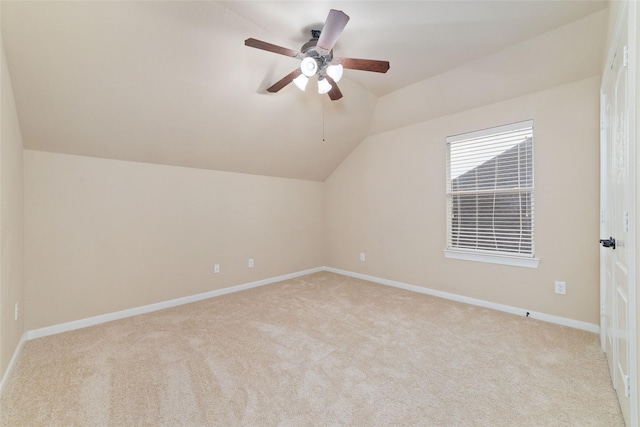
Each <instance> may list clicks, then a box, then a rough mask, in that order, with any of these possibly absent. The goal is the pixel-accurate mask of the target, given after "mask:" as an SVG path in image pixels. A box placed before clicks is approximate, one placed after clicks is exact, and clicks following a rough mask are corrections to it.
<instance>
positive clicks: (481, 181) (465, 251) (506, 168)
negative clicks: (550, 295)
mask: <svg viewBox="0 0 640 427" xmlns="http://www.w3.org/2000/svg"><path fill="white" fill-rule="evenodd" d="M446 142H447V210H448V212H447V214H448V215H447V222H448V224H447V225H448V230H447V249H446V250H445V256H447V257H449V258H457V259H467V260H472V261H485V262H494V263H499V264H508V265H518V266H525V267H532V268H535V267H537V266H538V262H539V260H537V259H536V258H535V257H534V255H535V252H534V239H533V231H534V215H533V213H534V210H533V121H526V122H521V123H514V124H511V125H506V126H500V127H497V128H492V129H486V130H482V131H478V132H472V133H467V134H464V135H457V136H452V137H448V138H447V140H446Z"/></svg>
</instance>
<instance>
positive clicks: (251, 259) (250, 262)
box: [249, 258, 253, 268]
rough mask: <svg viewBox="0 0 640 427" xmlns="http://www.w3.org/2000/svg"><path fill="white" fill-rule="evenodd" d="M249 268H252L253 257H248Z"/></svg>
mask: <svg viewBox="0 0 640 427" xmlns="http://www.w3.org/2000/svg"><path fill="white" fill-rule="evenodd" d="M249 268H253V258H249Z"/></svg>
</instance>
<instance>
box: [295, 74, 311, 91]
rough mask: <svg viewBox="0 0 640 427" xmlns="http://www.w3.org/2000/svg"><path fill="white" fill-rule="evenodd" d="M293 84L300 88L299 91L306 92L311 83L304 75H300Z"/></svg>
mask: <svg viewBox="0 0 640 427" xmlns="http://www.w3.org/2000/svg"><path fill="white" fill-rule="evenodd" d="M293 82H294V83H295V84H296V86H298V89H300V90H301V91H303V92H304V90H305V89H306V87H307V83H309V77H307V76H305V75H304V74H300V75H299V76H298V77H296V78H295V79H293Z"/></svg>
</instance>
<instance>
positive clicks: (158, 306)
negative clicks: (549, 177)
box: [3, 267, 600, 381]
mask: <svg viewBox="0 0 640 427" xmlns="http://www.w3.org/2000/svg"><path fill="white" fill-rule="evenodd" d="M319 271H330V272H332V273H337V274H342V275H344V276H351V277H356V278H358V279H363V280H368V281H370V282H375V283H379V284H382V285H388V286H393V287H396V288H401V289H405V290H409V291H413V292H419V293H422V294H427V295H432V296H436V297H440V298H445V299H449V300H453V301H459V302H463V303H466V304H471V305H476V306H480V307H486V308H490V309H493V310H498V311H503V312H506V313H511V314H515V315H519V316H525V315H526V313H527V312H528V313H529V317H531V318H533V319H538V320H542V321H545V322H550V323H555V324H558V325H564V326H569V327H572V328H576V329H582V330H585V331H589V332H594V333H598V332H599V330H600V328H599V326H598V325H596V324H592V323H587V322H581V321H578V320H573V319H568V318H565V317H559V316H553V315H550V314H545V313H538V312H535V311H530V310H526V309H522V308H517V307H512V306H508V305H504V304H498V303H494V302H490V301H484V300H480V299H476V298H469V297H465V296H462V295H457V294H452V293H448V292H442V291H437V290H434V289H429V288H425V287H422V286H416V285H410V284H408V283H402V282H397V281H395V280H388V279H381V278H379V277H374V276H368V275H366V274H360V273H354V272H351V271H346V270H340V269H337V268H332V267H316V268H312V269H309V270H303V271H299V272H296V273H290V274H285V275H282V276H276V277H272V278H269V279H263V280H258V281H255V282H250V283H244V284H241V285H236V286H231V287H228V288H222V289H216V290H213V291H208V292H204V293H201V294H196V295H190V296H186V297H182V298H176V299H172V300H169V301H163V302H159V303H155V304H149V305H144V306H141V307H135V308H130V309H127V310H122V311H116V312H113V313H107V314H103V315H99V316H93V317H88V318H85V319H80V320H74V321H71V322H66V323H60V324H58V325H53V326H47V327H44V328H40V329H34V330H30V331H27V332H25V334H24V336H23V337H22V340H21V344H20V345H19V347H18V350H16V352H15V353H14V357H13V358H12V359H11V363H15V361H14V359H16V358H17V356H16V355H17V354H18V353H19V350H22V346H24V341H26V340H32V339H36V338H41V337H46V336H49V335H55V334H59V333H62V332H68V331H73V330H76V329H80V328H86V327H88V326H94V325H99V324H101V323H105V322H110V321H112V320H118V319H124V318H126V317H131V316H137V315H139V314H144V313H150V312H153V311H158V310H163V309H165V308H171V307H176V306H179V305H183V304H189V303H192V302H196V301H201V300H204V299H208V298H213V297H217V296H221V295H226V294H230V293H233V292H239V291H244V290H246V289H251V288H256V287H258V286H264V285H268V284H270V283H275V282H281V281H283V280H288V279H293V278H295V277H300V276H306V275H308V274H312V273H317V272H319ZM10 366H11V365H10ZM7 372H9V370H7ZM5 377H6V375H5ZM3 381H4V378H3Z"/></svg>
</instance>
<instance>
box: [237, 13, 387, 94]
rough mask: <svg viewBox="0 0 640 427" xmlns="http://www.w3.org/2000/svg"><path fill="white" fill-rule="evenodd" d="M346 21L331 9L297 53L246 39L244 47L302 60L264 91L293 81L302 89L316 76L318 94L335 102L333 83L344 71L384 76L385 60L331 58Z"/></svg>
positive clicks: (346, 19)
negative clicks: (359, 71)
mask: <svg viewBox="0 0 640 427" xmlns="http://www.w3.org/2000/svg"><path fill="white" fill-rule="evenodd" d="M347 22H349V16H348V15H347V14H345V13H344V12H342V11H341V10H335V9H331V10H330V11H329V15H328V16H327V20H326V21H325V23H324V27H323V28H322V30H311V40H309V41H308V42H307V43H305V44H303V45H302V48H300V51H299V52H298V51H296V50H293V49H287V48H286V47H281V46H277V45H275V44H271V43H267V42H263V41H261V40H256V39H251V38H250V39H246V40H245V41H244V44H245V46H249V47H254V48H256V49H262V50H266V51H269V52H274V53H278V54H280V55H285V56H289V57H292V58H298V59H301V60H302V62H301V64H300V67H299V68H296V69H295V70H293V71H292V72H291V73H289V74H287V75H286V76H284V77H283V78H282V79H280V80H279V81H277V82H276V83H274V84H273V85H272V86H270V87H269V88H267V92H271V93H275V92H278V91H279V90H280V89H282V88H283V87H285V86H287V85H288V84H289V83H291V82H294V83H295V85H296V86H297V87H298V88H300V89H301V90H305V88H306V86H307V83H308V82H309V77H312V76H314V75H317V76H318V93H321V94H324V93H327V94H328V95H329V98H331V100H332V101H335V100H338V99H340V98H342V92H340V89H339V88H338V85H337V82H338V81H339V80H340V78H341V77H342V72H343V69H344V68H348V69H351V70H362V71H373V72H376V73H386V72H387V71H388V70H389V61H377V60H373V59H356V58H335V57H334V56H333V46H334V45H335V43H336V41H337V40H338V37H340V34H342V30H344V27H345V26H346V25H347Z"/></svg>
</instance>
